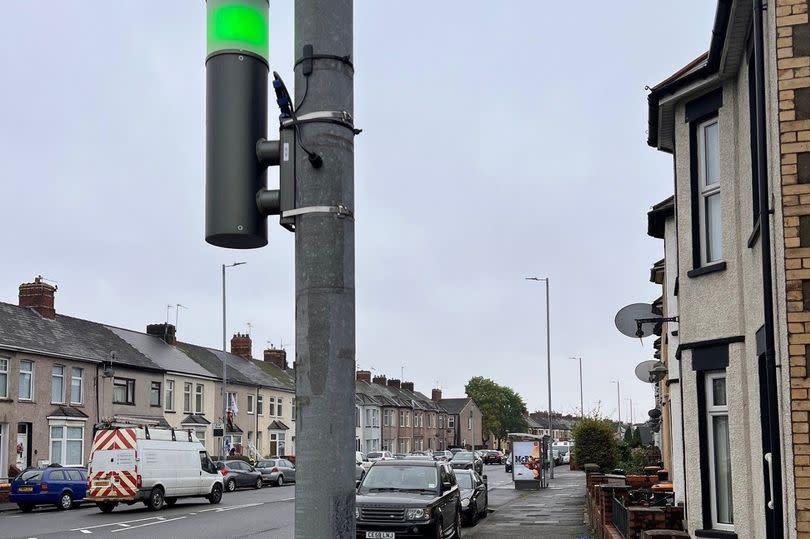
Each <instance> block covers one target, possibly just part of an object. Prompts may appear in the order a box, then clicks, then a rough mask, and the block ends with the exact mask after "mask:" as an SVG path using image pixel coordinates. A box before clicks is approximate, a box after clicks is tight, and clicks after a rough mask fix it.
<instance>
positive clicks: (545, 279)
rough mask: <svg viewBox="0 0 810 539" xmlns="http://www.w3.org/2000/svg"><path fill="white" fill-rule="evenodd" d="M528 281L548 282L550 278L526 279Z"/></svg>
mask: <svg viewBox="0 0 810 539" xmlns="http://www.w3.org/2000/svg"><path fill="white" fill-rule="evenodd" d="M526 280H527V281H548V277H526Z"/></svg>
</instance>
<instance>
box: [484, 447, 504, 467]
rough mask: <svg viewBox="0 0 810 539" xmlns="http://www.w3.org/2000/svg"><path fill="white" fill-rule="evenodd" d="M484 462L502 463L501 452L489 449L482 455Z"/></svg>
mask: <svg viewBox="0 0 810 539" xmlns="http://www.w3.org/2000/svg"><path fill="white" fill-rule="evenodd" d="M483 460H484V464H503V453H502V452H500V451H497V450H495V449H490V450H489V451H487V452H486V453H484V456H483Z"/></svg>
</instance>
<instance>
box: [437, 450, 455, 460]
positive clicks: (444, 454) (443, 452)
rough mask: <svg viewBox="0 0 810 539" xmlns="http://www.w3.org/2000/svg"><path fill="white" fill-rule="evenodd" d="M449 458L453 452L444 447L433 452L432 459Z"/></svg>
mask: <svg viewBox="0 0 810 539" xmlns="http://www.w3.org/2000/svg"><path fill="white" fill-rule="evenodd" d="M451 458H453V453H451V452H450V451H447V450H446V449H443V450H439V451H434V452H433V460H441V461H448V460H450V459H451Z"/></svg>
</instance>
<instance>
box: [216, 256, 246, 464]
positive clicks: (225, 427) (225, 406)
mask: <svg viewBox="0 0 810 539" xmlns="http://www.w3.org/2000/svg"><path fill="white" fill-rule="evenodd" d="M243 264H247V262H234V263H233V264H227V265H226V264H222V351H223V352H226V353H225V354H223V355H222V450H223V458H227V457H228V456H227V455H225V453H224V452H225V435H226V434H227V430H228V406H229V405H230V403H229V402H228V354H227V352H228V350H227V349H226V336H225V331H226V330H225V323H226V306H225V268H233V267H234V266H241V265H243Z"/></svg>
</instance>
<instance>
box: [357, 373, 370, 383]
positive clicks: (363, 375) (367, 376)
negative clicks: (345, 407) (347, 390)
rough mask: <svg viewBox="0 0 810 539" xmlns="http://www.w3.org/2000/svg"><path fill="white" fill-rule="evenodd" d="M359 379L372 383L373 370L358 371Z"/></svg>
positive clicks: (359, 380)
mask: <svg viewBox="0 0 810 539" xmlns="http://www.w3.org/2000/svg"><path fill="white" fill-rule="evenodd" d="M357 381H358V382H368V383H369V384H370V383H371V371H357Z"/></svg>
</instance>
